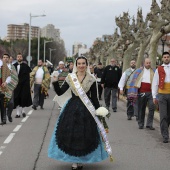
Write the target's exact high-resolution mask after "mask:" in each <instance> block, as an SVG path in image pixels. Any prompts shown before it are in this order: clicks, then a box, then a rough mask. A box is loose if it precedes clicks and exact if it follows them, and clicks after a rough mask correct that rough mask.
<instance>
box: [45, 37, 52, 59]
mask: <svg viewBox="0 0 170 170" xmlns="http://www.w3.org/2000/svg"><path fill="white" fill-rule="evenodd" d="M49 42H52V41H46V40H44V62H45V45H46V43H49Z"/></svg>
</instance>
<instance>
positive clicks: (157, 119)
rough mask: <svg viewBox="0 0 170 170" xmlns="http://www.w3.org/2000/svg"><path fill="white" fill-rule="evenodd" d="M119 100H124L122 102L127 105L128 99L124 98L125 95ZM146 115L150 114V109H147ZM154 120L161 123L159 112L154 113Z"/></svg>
mask: <svg viewBox="0 0 170 170" xmlns="http://www.w3.org/2000/svg"><path fill="white" fill-rule="evenodd" d="M119 99H120V100H122V101H124V102H125V103H126V97H124V96H123V95H120V96H119ZM146 114H148V109H147V112H146ZM154 119H155V120H156V121H158V122H160V117H159V112H157V111H155V113H154Z"/></svg>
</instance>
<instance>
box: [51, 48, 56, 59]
mask: <svg viewBox="0 0 170 170" xmlns="http://www.w3.org/2000/svg"><path fill="white" fill-rule="evenodd" d="M49 50H50V62H51V51H55V50H56V49H52V48H49Z"/></svg>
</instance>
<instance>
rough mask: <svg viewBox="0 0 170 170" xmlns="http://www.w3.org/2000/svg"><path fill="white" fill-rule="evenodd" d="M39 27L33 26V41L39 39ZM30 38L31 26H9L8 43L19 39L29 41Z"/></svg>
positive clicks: (25, 24)
mask: <svg viewBox="0 0 170 170" xmlns="http://www.w3.org/2000/svg"><path fill="white" fill-rule="evenodd" d="M38 30H39V27H36V26H31V39H32V38H37V37H38ZM28 36H29V24H27V23H24V24H20V25H16V24H9V25H8V26H7V41H11V40H17V39H28Z"/></svg>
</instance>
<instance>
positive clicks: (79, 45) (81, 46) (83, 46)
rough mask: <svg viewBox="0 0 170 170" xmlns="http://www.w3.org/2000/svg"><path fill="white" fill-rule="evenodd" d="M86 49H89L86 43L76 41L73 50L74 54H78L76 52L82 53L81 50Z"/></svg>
mask: <svg viewBox="0 0 170 170" xmlns="http://www.w3.org/2000/svg"><path fill="white" fill-rule="evenodd" d="M86 49H87V45H86V44H83V43H78V42H76V43H74V45H73V50H72V53H73V56H74V55H76V54H78V55H80V54H79V53H80V51H86Z"/></svg>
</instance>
